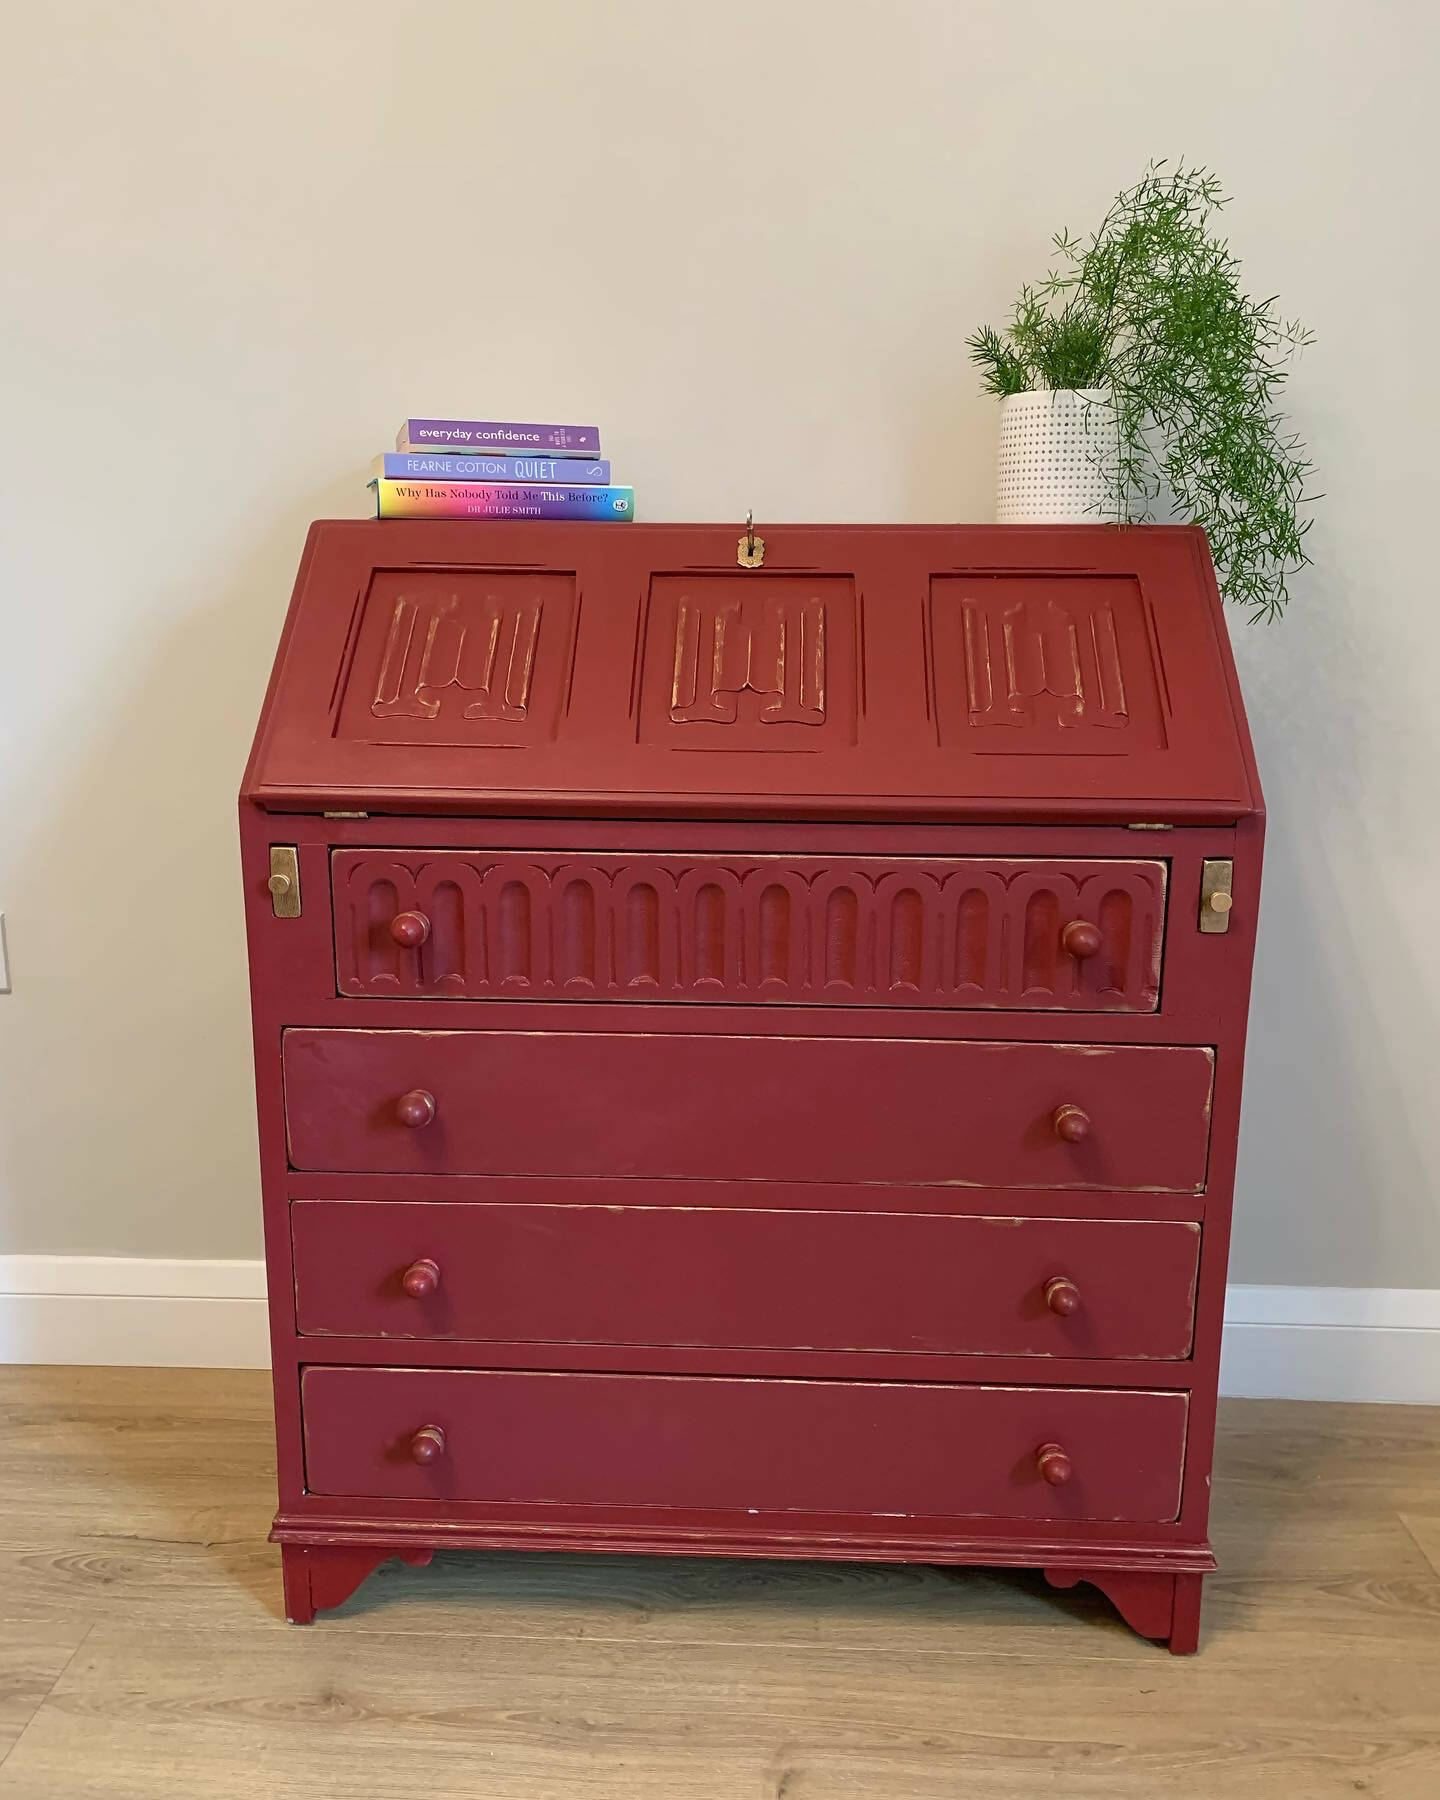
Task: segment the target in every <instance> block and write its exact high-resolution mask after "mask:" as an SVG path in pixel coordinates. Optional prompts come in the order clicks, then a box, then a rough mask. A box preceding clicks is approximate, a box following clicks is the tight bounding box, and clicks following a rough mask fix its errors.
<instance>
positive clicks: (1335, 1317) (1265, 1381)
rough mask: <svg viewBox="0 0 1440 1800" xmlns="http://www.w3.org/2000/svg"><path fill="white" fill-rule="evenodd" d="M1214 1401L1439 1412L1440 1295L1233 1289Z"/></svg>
mask: <svg viewBox="0 0 1440 1800" xmlns="http://www.w3.org/2000/svg"><path fill="white" fill-rule="evenodd" d="M1220 1392H1221V1393H1222V1394H1235V1395H1245V1396H1247V1397H1249V1398H1251V1399H1278V1400H1370V1401H1388V1402H1392V1403H1395V1404H1399V1405H1407V1406H1436V1405H1440V1288H1304V1287H1242V1286H1232V1287H1231V1288H1230V1291H1229V1293H1228V1294H1227V1295H1226V1299H1225V1338H1224V1348H1223V1350H1222V1351H1221V1356H1220Z"/></svg>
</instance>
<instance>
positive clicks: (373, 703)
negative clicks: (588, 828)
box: [337, 569, 575, 748]
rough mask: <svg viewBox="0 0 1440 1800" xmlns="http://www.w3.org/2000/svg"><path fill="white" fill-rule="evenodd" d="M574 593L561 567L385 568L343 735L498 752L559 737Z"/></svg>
mask: <svg viewBox="0 0 1440 1800" xmlns="http://www.w3.org/2000/svg"><path fill="white" fill-rule="evenodd" d="M574 585H575V584H574V582H573V580H572V579H571V577H570V576H568V575H563V574H556V573H553V572H549V571H529V570H515V569H497V570H489V569H454V570H429V569H427V570H423V571H419V572H416V571H407V572H406V573H405V574H404V575H401V574H399V573H396V572H392V571H389V570H384V569H381V570H377V571H376V574H375V579H374V581H373V582H372V584H371V586H370V590H369V592H368V594H367V595H366V598H365V604H364V607H363V608H362V610H361V614H360V623H359V632H358V635H357V638H356V645H355V654H354V657H353V660H352V662H351V664H350V668H349V672H348V674H347V676H346V680H345V687H344V694H343V699H342V703H341V707H340V714H339V723H338V728H337V736H340V737H346V738H364V739H368V740H370V741H371V742H374V743H386V744H421V743H423V744H437V743H452V744H477V745H478V744H486V745H491V746H494V747H497V748H498V747H504V746H507V745H509V746H516V747H518V746H523V745H525V744H530V743H536V742H544V741H546V740H549V739H551V738H553V737H554V735H555V727H556V723H557V719H558V715H559V707H560V700H561V695H562V691H563V687H564V679H565V672H566V669H567V668H568V665H569V659H570V651H571V633H572V628H573V615H574Z"/></svg>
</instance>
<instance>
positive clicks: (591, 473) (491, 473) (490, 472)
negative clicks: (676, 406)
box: [371, 450, 610, 487]
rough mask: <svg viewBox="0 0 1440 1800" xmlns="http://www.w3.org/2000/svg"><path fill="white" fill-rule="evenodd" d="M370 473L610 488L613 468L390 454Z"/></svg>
mask: <svg viewBox="0 0 1440 1800" xmlns="http://www.w3.org/2000/svg"><path fill="white" fill-rule="evenodd" d="M371 473H372V474H374V475H378V476H381V477H382V478H384V479H386V480H389V481H551V482H554V481H560V482H565V483H566V484H567V485H569V486H571V487H573V486H575V485H576V484H577V483H580V482H583V483H585V484H586V485H587V486H599V487H608V486H609V484H610V465H609V463H608V462H605V461H603V460H602V461H600V462H592V461H590V460H589V459H588V458H587V457H583V456H491V455H489V454H488V453H486V452H484V451H480V450H472V451H471V452H470V453H469V454H468V455H466V456H423V455H422V456H411V455H407V454H406V453H405V452H404V451H400V450H387V451H386V452H385V454H384V456H377V457H376V458H375V461H374V463H373V465H372V467H371Z"/></svg>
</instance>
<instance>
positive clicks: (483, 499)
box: [370, 477, 635, 524]
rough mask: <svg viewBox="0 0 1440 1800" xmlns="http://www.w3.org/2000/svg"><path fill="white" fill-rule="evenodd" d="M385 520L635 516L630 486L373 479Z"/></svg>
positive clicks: (378, 513)
mask: <svg viewBox="0 0 1440 1800" xmlns="http://www.w3.org/2000/svg"><path fill="white" fill-rule="evenodd" d="M370 485H371V487H372V488H374V490H375V516H376V517H377V518H380V519H597V520H598V519H605V520H613V521H614V522H616V523H618V524H623V523H625V522H626V521H627V520H629V519H633V518H634V516H635V490H634V488H629V487H583V486H582V487H561V486H550V485H547V484H542V483H539V482H528V483H527V482H508V483H507V482H495V481H387V480H385V479H384V478H383V477H381V478H379V479H377V480H375V481H372V482H371V483H370Z"/></svg>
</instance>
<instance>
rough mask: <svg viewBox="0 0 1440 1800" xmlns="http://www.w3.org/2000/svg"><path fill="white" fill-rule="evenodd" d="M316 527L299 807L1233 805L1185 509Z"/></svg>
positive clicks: (807, 812) (930, 811)
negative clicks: (839, 519)
mask: <svg viewBox="0 0 1440 1800" xmlns="http://www.w3.org/2000/svg"><path fill="white" fill-rule="evenodd" d="M755 530H756V534H757V536H758V537H759V538H761V539H763V541H764V561H763V563H762V565H761V566H760V567H758V568H742V567H740V566H739V565H738V561H737V544H738V537H739V535H740V534H737V528H736V527H735V526H733V525H731V526H722V525H605V524H555V523H544V524H529V523H516V522H512V521H507V522H502V523H478V522H477V523H474V524H470V523H453V524H452V523H448V522H446V523H442V522H437V521H432V520H424V521H419V520H416V521H409V520H406V521H398V520H365V521H353V522H346V521H322V522H320V523H318V524H316V525H314V526H312V527H311V531H310V536H309V539H308V541H307V544H306V548H305V555H304V560H303V561H302V563H301V567H300V574H299V578H298V581H297V583H296V587H295V595H294V599H293V600H292V602H291V607H290V614H289V618H288V620H287V622H286V626H285V634H284V637H283V639H282V642H281V646H280V651H279V655H278V657H277V659H276V665H275V673H274V675H273V677H272V679H271V683H270V691H269V693H268V695H267V697H266V702H265V710H264V714H263V716H262V719H261V722H260V729H259V732H258V734H257V736H256V740H255V749H254V752H253V754H252V756H251V759H250V766H249V769H248V770H247V773H246V778H245V789H244V792H245V795H246V797H247V798H249V799H252V800H255V801H258V802H259V803H260V804H261V805H263V806H266V807H269V808H272V809H275V810H281V811H305V812H319V811H326V810H331V811H342V810H354V811H365V812H404V813H475V814H486V813H505V814H526V813H529V814H537V813H552V814H554V813H563V814H611V815H619V816H625V815H629V816H638V815H650V816H666V815H669V816H673V817H696V816H700V815H706V816H712V817H731V818H737V817H745V816H750V817H768V818H818V817H843V818H875V817H883V818H891V819H954V820H973V819H981V820H983V819H996V820H999V819H1015V820H1021V821H1024V820H1041V819H1046V820H1052V819H1092V820H1108V821H1116V822H1122V823H1133V822H1142V821H1151V820H1153V821H1157V822H1163V821H1177V822H1180V821H1186V820H1195V821H1210V822H1220V821H1224V820H1231V819H1235V818H1237V817H1238V816H1240V815H1241V814H1243V813H1249V812H1253V811H1256V810H1257V809H1258V807H1259V805H1260V792H1259V787H1258V783H1257V782H1256V780H1255V775H1254V764H1253V759H1252V757H1251V753H1250V746H1249V741H1248V737H1247V735H1246V730H1245V724H1244V717H1243V713H1242V711H1241V707H1240V698H1239V690H1238V687H1237V685H1236V681H1235V673H1234V666H1233V664H1232V662H1231V658H1230V649H1229V643H1228V640H1227V637H1226V630H1225V623H1224V620H1223V618H1222V616H1221V610H1220V602H1219V599H1218V596H1217V593H1216V589H1215V580H1214V575H1213V572H1212V570H1211V565H1210V558H1209V554H1208V551H1207V549H1206V545H1205V539H1204V537H1203V535H1202V534H1201V533H1200V532H1199V531H1198V530H1195V529H1192V528H1188V527H1168V526H1143V527H1127V528H1118V527H1114V526H1103V525H1096V526H1088V525H1077V526H969V525H959V526H952V525H921V526H900V525H893V526H892V525H859V526H844V525H757V526H756V527H755Z"/></svg>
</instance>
